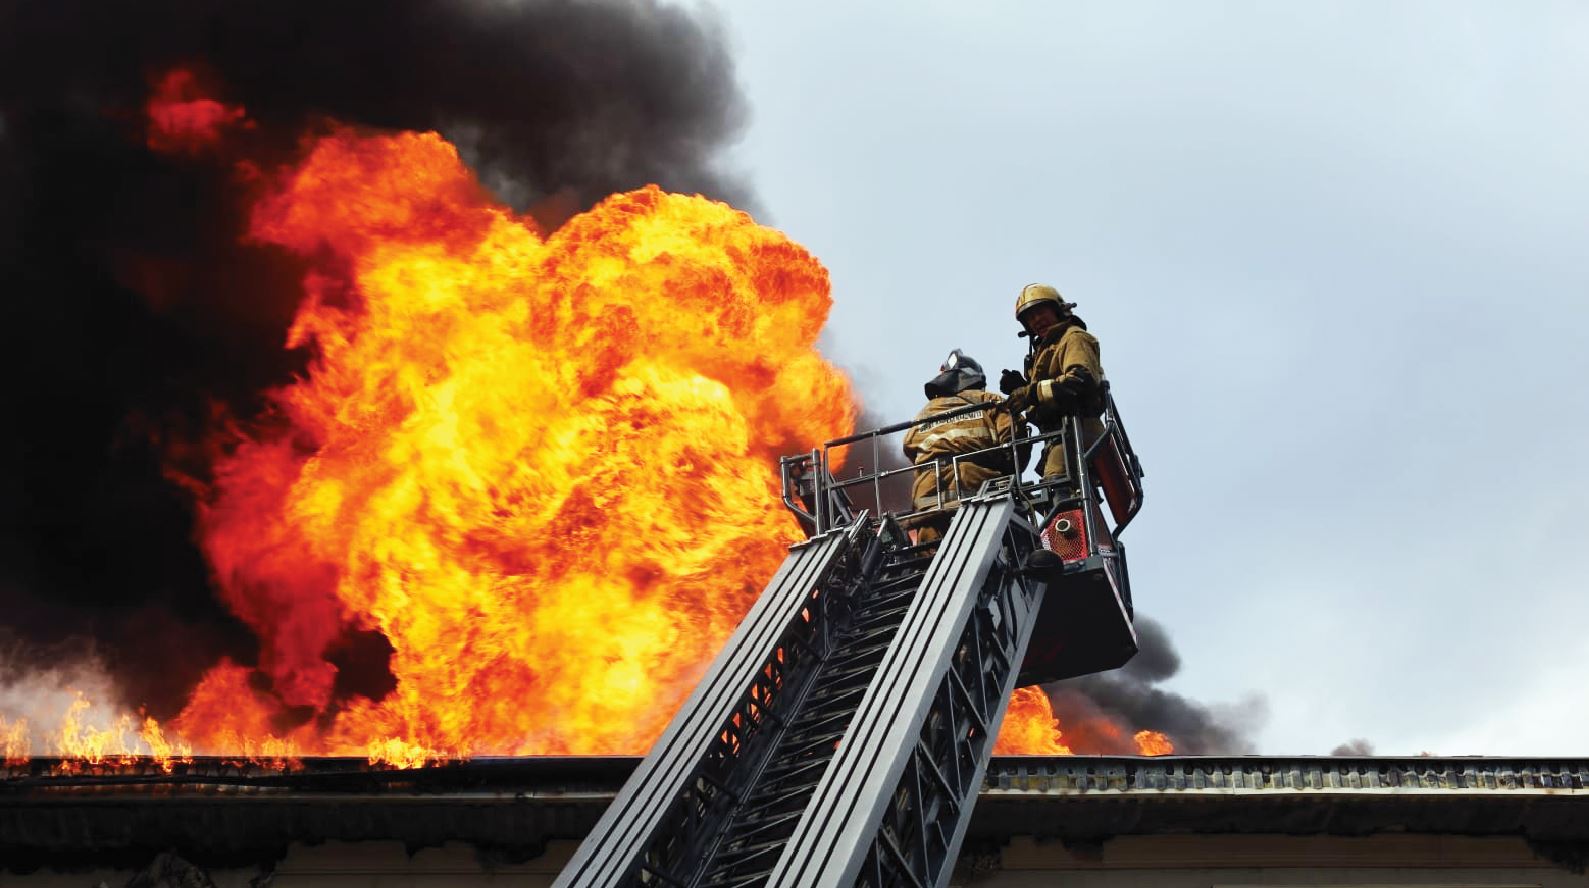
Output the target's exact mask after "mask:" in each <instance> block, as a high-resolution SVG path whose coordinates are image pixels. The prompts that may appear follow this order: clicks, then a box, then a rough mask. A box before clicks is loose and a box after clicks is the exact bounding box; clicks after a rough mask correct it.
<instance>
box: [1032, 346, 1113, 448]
mask: <svg viewBox="0 0 1589 888" xmlns="http://www.w3.org/2000/svg"><path fill="white" fill-rule="evenodd" d="M1026 378H1027V379H1029V380H1031V384H1032V395H1033V397H1032V407H1031V409H1029V410H1027V412H1026V418H1027V419H1029V420H1031V421H1032V424H1033V425H1035V426H1037V428H1038V431H1040V432H1056V431H1059V429H1060V428H1061V426H1062V425H1063V423H1064V421H1065V417H1067V416H1072V415H1076V416H1080V417H1082V422H1081V429H1082V442H1083V446H1085V445H1086V444H1087V443H1090V442H1091V441H1093V440H1095V439H1096V438H1097V437H1098V435H1100V434H1102V433H1103V423H1102V422H1099V421H1098V419H1097V417H1098V416H1099V415H1100V414H1102V413H1103V405H1104V398H1103V393H1104V374H1103V365H1102V363H1100V361H1099V353H1098V339H1097V337H1095V336H1093V335H1092V334H1091V333H1088V332H1087V325H1086V324H1083V323H1082V322H1081V321H1080V320H1078V319H1075V318H1071V319H1068V320H1066V321H1065V322H1064V323H1062V324H1060V325H1058V326H1056V327H1054V328H1053V329H1052V330H1049V331H1048V333H1047V335H1045V336H1043V338H1041V339H1039V340H1038V341H1037V347H1036V348H1034V349H1033V350H1032V352H1031V354H1029V355H1027V356H1026ZM1038 473H1039V474H1041V475H1042V476H1043V477H1044V478H1054V477H1060V476H1064V475H1066V474H1067V472H1066V466H1065V448H1064V447H1062V446H1060V441H1059V439H1053V440H1051V441H1050V442H1049V443H1048V445H1047V446H1046V447H1045V448H1044V449H1043V458H1042V459H1041V460H1040V461H1039V462H1038Z"/></svg>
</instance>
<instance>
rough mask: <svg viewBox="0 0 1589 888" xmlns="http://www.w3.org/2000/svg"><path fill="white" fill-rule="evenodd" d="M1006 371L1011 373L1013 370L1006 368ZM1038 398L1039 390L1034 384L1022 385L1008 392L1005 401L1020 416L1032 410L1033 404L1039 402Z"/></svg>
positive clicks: (1012, 411)
mask: <svg viewBox="0 0 1589 888" xmlns="http://www.w3.org/2000/svg"><path fill="white" fill-rule="evenodd" d="M1004 372H1006V373H1009V372H1011V371H1008V370H1006V371H1004ZM1000 382H1003V380H1000ZM1036 398H1037V392H1036V390H1035V389H1033V388H1032V386H1030V385H1022V386H1016V387H1015V388H1014V389H1011V390H1010V391H1008V392H1006V393H1005V396H1004V403H1005V404H1007V405H1008V406H1009V408H1010V412H1011V413H1013V414H1014V415H1016V416H1020V415H1021V414H1023V413H1025V412H1026V411H1028V410H1030V409H1031V408H1032V405H1033V404H1035V403H1037V401H1036Z"/></svg>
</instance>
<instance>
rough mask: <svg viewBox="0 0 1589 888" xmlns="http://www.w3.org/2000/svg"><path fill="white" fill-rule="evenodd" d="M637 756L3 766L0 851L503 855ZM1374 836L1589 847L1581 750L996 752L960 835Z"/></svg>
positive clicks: (1587, 776)
mask: <svg viewBox="0 0 1589 888" xmlns="http://www.w3.org/2000/svg"><path fill="white" fill-rule="evenodd" d="M638 761H639V760H638V759H635V758H599V757H579V758H482V759H474V760H471V761H467V762H459V763H452V764H445V765H437V766H432V767H427V768H421V769H416V770H386V769H380V768H375V767H371V766H370V765H369V764H368V763H367V762H365V761H364V760H362V759H332V758H321V759H306V760H303V761H302V762H301V763H300V767H297V768H295V769H292V770H288V771H281V770H278V769H274V768H270V767H264V766H260V765H256V764H249V763H246V762H237V761H231V760H226V759H221V758H204V759H198V760H195V761H193V762H190V763H176V764H175V766H174V767H173V770H172V771H171V772H170V773H166V772H165V771H164V770H163V769H161V768H160V767H159V766H158V765H156V764H155V763H153V762H147V761H140V762H136V763H133V764H130V765H121V766H117V767H115V768H111V769H106V770H104V771H103V772H101V773H81V774H77V775H71V776H62V775H59V774H57V773H55V772H56V771H57V769H58V766H59V762H58V761H57V760H52V759H35V760H32V761H30V762H28V763H26V764H23V765H14V766H10V767H7V768H4V769H0V852H3V854H0V856H3V857H4V859H5V860H6V862H7V864H8V866H10V867H11V868H12V869H29V868H32V867H36V866H46V865H47V866H63V865H78V866H81V865H84V864H86V863H92V864H94V865H109V866H114V865H118V864H120V863H127V864H129V865H137V864H141V863H143V862H147V860H148V859H149V858H150V857H151V856H152V855H153V854H155V853H158V852H160V851H163V850H167V849H175V850H177V851H178V853H180V854H182V855H183V856H184V857H187V858H188V859H190V860H193V861H194V862H196V863H200V864H208V865H223V864H227V865H237V864H246V863H254V862H261V861H265V860H271V859H275V858H277V857H279V856H280V855H281V854H282V853H283V852H284V851H285V849H286V847H287V846H288V845H291V844H293V843H297V842H321V841H328V840H333V841H336V840H340V841H372V840H385V841H399V842H402V843H404V844H405V845H407V846H409V847H410V848H419V847H427V846H433V845H440V844H442V843H444V842H448V841H462V842H468V843H472V844H474V845H475V846H476V847H478V848H480V849H482V851H484V852H487V853H490V854H492V855H494V856H496V857H498V858H500V859H503V860H524V859H528V858H531V857H534V856H537V855H539V854H540V853H542V851H543V850H544V848H545V846H546V843H548V842H550V841H554V840H559V839H578V838H579V837H581V836H583V835H584V834H585V832H587V831H588V830H589V829H590V828H591V826H592V825H593V824H594V823H595V820H596V818H597V817H598V816H599V815H600V813H601V812H602V810H603V809H604V808H605V807H606V805H607V803H608V802H609V801H611V799H612V797H613V795H614V794H615V793H616V792H617V790H618V788H619V786H620V785H621V784H622V783H623V781H624V779H625V778H626V777H627V776H628V775H629V773H630V771H632V770H633V769H634V767H635V765H636V763H637V762H638ZM1381 832H1408V833H1440V834H1457V835H1515V836H1520V837H1522V838H1525V839H1527V840H1529V841H1530V842H1531V843H1534V844H1536V845H1540V846H1547V847H1554V846H1560V847H1562V848H1565V849H1567V850H1568V852H1569V854H1580V853H1581V851H1582V849H1583V848H1585V847H1586V846H1589V759H1500V758H1434V757H1423V758H1328V757H1300V758H1280V757H1269V756H1246V757H1188V756H1164V757H1159V758H1134V757H1113V756H1068V757H1007V758H995V759H994V760H993V762H992V763H991V764H990V766H989V769H988V776H987V779H986V782H985V785H984V788H983V790H982V793H981V795H980V799H979V801H978V804H977V809H976V812H975V814H974V815H973V819H972V824H971V828H970V839H971V840H982V841H988V840H994V841H996V840H999V839H1000V838H1007V837H1009V836H1013V835H1030V836H1038V837H1052V838H1059V839H1063V840H1065V841H1067V842H1072V841H1080V842H1091V841H1100V840H1105V839H1108V838H1110V837H1113V836H1118V835H1144V834H1166V833H1227V834H1228V833H1279V834H1291V835H1320V834H1328V835H1354V836H1356V835H1371V834H1375V833H1381Z"/></svg>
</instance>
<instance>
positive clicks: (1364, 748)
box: [1330, 737, 1374, 755]
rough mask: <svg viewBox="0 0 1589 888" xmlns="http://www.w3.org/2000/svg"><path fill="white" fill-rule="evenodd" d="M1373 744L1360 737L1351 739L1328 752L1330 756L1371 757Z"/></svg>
mask: <svg viewBox="0 0 1589 888" xmlns="http://www.w3.org/2000/svg"><path fill="white" fill-rule="evenodd" d="M1373 754H1374V744H1373V743H1371V742H1369V741H1368V740H1365V739H1363V738H1362V737H1353V738H1352V739H1350V740H1348V741H1346V742H1345V743H1342V744H1340V745H1338V746H1336V747H1335V748H1334V749H1332V750H1330V755H1373Z"/></svg>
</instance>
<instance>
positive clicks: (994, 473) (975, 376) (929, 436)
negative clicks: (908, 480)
mask: <svg viewBox="0 0 1589 888" xmlns="http://www.w3.org/2000/svg"><path fill="white" fill-rule="evenodd" d="M986 386H987V379H986V377H984V376H983V373H982V365H980V364H978V363H977V362H976V361H974V360H972V359H971V358H969V357H967V356H966V355H965V354H964V353H963V352H961V351H960V349H955V350H954V351H952V352H950V353H949V357H948V358H947V359H946V360H945V361H944V362H943V365H942V366H940V367H939V368H938V375H937V376H934V377H933V378H932V379H930V380H928V382H927V385H926V392H927V398H928V401H927V406H925V407H923V408H921V412H919V413H917V414H916V422H918V423H920V425H914V426H911V428H910V430H909V431H907V432H906V433H905V441H904V447H905V456H906V457H907V458H908V459H909V460H910V461H911V462H912V463H914V464H915V465H919V466H926V465H929V464H936V470H924V471H919V472H917V473H916V481H915V483H914V485H912V487H911V500H912V503H913V505H914V507H915V509H917V510H918V511H919V510H932V511H931V512H930V513H929V514H927V515H923V516H921V517H920V518H918V519H917V520H916V521H915V522H913V523H914V525H915V528H914V529H915V538H916V541H917V542H930V541H932V540H936V539H938V538H939V537H941V536H943V531H944V530H945V529H946V528H947V527H948V526H949V518H950V513H949V512H947V511H945V510H946V509H951V508H953V507H954V506H956V505H958V503H959V500H960V498H961V497H962V496H971V495H973V494H975V493H976V492H977V490H978V489H979V488H980V487H981V486H982V483H983V482H984V481H988V480H990V479H993V478H998V477H1001V476H1004V475H1010V474H1015V473H1017V472H1018V470H1019V469H1021V468H1025V464H1026V458H1027V456H1028V454H1029V451H1028V449H1027V448H1020V451H1021V452H1020V453H1019V454H1018V455H1017V457H1016V459H1017V460H1018V461H1019V462H1020V466H1016V465H1015V464H1014V462H1015V460H1012V459H1011V454H1010V451H1009V450H1008V449H1005V450H998V451H994V452H992V453H982V454H978V453H977V451H980V450H987V449H988V448H991V447H997V446H998V445H1000V444H1008V443H1010V440H1011V437H1012V435H1013V434H1014V431H1015V430H1014V428H1013V425H1014V424H1013V422H1012V420H1011V417H1010V411H1009V410H1008V409H1005V408H1004V407H1003V401H1004V399H1003V398H1001V397H999V396H998V395H995V394H993V393H992V392H989V391H986V389H985V387H986ZM977 404H982V405H985V407H984V409H982V410H972V411H969V412H966V413H963V414H960V415H958V416H951V417H949V418H947V419H942V420H937V421H931V420H932V418H933V417H934V416H938V415H939V414H942V413H948V412H950V411H952V410H958V409H963V408H967V407H970V406H973V405H977ZM924 420H926V421H924ZM1022 426H1023V428H1024V423H1023V424H1022ZM970 454H975V455H970ZM957 456H958V457H961V458H960V459H956V458H955V457H957Z"/></svg>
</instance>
